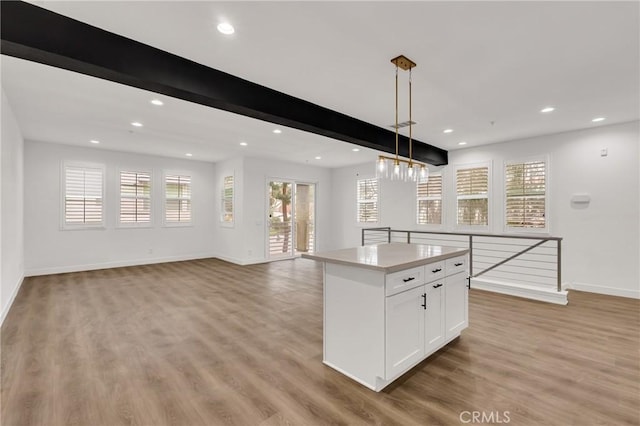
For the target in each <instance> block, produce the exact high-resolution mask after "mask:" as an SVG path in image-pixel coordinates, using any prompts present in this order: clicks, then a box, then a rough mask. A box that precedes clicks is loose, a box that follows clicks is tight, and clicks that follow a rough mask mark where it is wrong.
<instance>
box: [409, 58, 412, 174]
mask: <svg viewBox="0 0 640 426" xmlns="http://www.w3.org/2000/svg"><path fill="white" fill-rule="evenodd" d="M412 124H413V121H412V119H411V68H409V166H411V165H412V164H413V139H412V136H413V125H412Z"/></svg>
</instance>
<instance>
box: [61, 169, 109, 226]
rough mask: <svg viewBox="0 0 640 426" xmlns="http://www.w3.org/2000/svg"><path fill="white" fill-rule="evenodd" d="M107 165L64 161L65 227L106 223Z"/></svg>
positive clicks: (63, 222) (63, 207) (63, 202)
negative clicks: (105, 187)
mask: <svg viewBox="0 0 640 426" xmlns="http://www.w3.org/2000/svg"><path fill="white" fill-rule="evenodd" d="M104 174H105V173H104V165H101V164H81V163H66V162H65V163H63V175H62V178H63V183H62V188H63V190H64V192H63V194H62V195H63V199H62V228H63V229H86V228H102V227H104Z"/></svg>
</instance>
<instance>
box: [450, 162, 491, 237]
mask: <svg viewBox="0 0 640 426" xmlns="http://www.w3.org/2000/svg"><path fill="white" fill-rule="evenodd" d="M456 194H457V197H458V212H457V216H458V222H457V223H458V225H488V224H489V167H488V166H482V167H470V168H459V169H457V170H456Z"/></svg>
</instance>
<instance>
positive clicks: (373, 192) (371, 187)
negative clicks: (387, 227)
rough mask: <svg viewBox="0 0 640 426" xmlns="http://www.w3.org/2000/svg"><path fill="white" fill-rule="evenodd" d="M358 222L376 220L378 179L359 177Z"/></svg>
mask: <svg viewBox="0 0 640 426" xmlns="http://www.w3.org/2000/svg"><path fill="white" fill-rule="evenodd" d="M357 204H358V217H357V222H358V223H377V222H378V179H359V180H358V187H357Z"/></svg>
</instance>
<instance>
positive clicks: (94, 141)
mask: <svg viewBox="0 0 640 426" xmlns="http://www.w3.org/2000/svg"><path fill="white" fill-rule="evenodd" d="M89 142H91V143H93V144H96V145H97V144H99V143H100V141H97V140H95V139H91V140H90V141H89Z"/></svg>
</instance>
